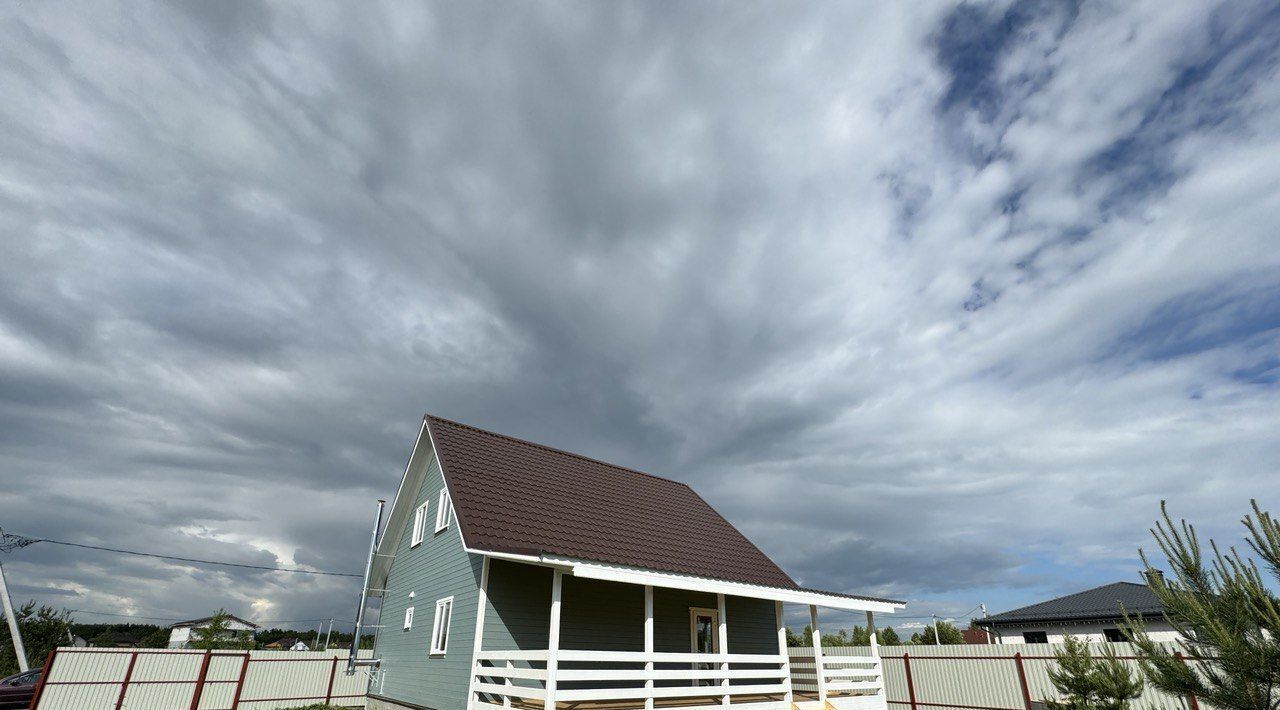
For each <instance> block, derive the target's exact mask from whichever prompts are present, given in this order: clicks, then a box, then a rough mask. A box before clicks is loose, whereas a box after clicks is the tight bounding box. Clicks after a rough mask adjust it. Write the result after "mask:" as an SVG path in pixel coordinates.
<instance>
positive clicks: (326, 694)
mask: <svg viewBox="0 0 1280 710" xmlns="http://www.w3.org/2000/svg"><path fill="white" fill-rule="evenodd" d="M486 559H487V558H486ZM336 675H338V657H337V656H334V657H333V666H332V667H331V668H329V688H328V689H327V690H325V692H324V704H325V705H328V704H329V701H330V700H333V679H334V676H336Z"/></svg>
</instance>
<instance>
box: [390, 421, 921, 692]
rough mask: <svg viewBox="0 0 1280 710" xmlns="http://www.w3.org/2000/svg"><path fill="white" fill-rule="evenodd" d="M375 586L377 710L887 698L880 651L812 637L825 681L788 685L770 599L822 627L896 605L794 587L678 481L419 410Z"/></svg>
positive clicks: (776, 609) (779, 611)
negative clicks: (841, 651) (828, 648)
mask: <svg viewBox="0 0 1280 710" xmlns="http://www.w3.org/2000/svg"><path fill="white" fill-rule="evenodd" d="M368 591H369V593H370V594H371V595H374V596H379V597H381V598H382V603H381V611H380V614H381V616H380V622H379V626H378V633H377V639H376V645H375V648H374V657H375V658H378V659H380V668H379V670H378V671H377V672H376V673H375V674H374V676H373V678H372V680H371V687H370V697H369V702H368V707H369V708H371V710H385V709H401V708H413V709H419V708H429V709H431V710H461V709H463V708H491V709H497V710H502V708H504V707H516V708H534V707H536V708H547V709H553V708H566V707H569V706H570V705H572V706H573V707H578V708H586V707H595V706H596V703H604V702H608V703H609V707H610V708H619V709H622V708H643V707H645V705H646V700H645V698H646V696H648V697H651V698H657V699H658V700H657V704H659V705H666V704H670V703H671V702H677V703H680V704H685V705H699V706H706V705H720V704H722V703H724V704H728V703H729V701H730V699H732V701H733V706H734V707H735V708H740V709H741V710H766V709H769V710H772V709H773V708H779V707H784V706H785V707H788V708H789V707H790V703H791V702H792V701H793V700H794V701H795V702H796V703H797V704H799V706H800V708H801V709H802V710H808V709H809V708H817V707H822V706H823V701H825V700H828V699H829V701H830V703H831V704H832V705H834V706H835V707H836V708H839V709H840V710H851V709H858V710H860V709H863V708H865V709H867V710H873V709H878V710H884V708H885V707H886V705H885V698H884V690H883V684H882V682H881V680H880V678H879V670H878V667H879V664H878V661H877V659H875V658H873V657H869V656H861V657H846V656H840V657H831V656H824V655H823V654H822V653H821V645H820V644H819V645H818V647H817V648H816V649H815V653H816V659H815V666H816V667H817V669H818V673H817V676H818V677H819V678H820V679H821V681H822V682H821V688H820V691H819V693H816V694H812V695H810V696H802V695H801V694H800V693H799V692H796V693H794V694H793V692H792V688H791V685H790V673H789V666H788V656H787V648H786V634H785V627H784V625H783V604H784V603H791V604H800V605H802V606H805V607H808V614H807V616H806V621H809V622H811V624H812V626H813V628H814V632H813V633H814V636H815V637H818V636H819V634H820V633H821V632H820V630H818V624H817V621H818V619H817V616H818V614H817V608H818V607H826V608H832V609H841V610H847V611H848V610H853V611H863V612H866V613H867V617H868V621H871V620H872V619H871V613H872V612H893V611H894V610H896V609H900V608H902V607H903V606H904V603H903V602H898V601H893V600H888V599H877V598H875V597H868V596H861V595H855V594H846V593H839V592H824V591H818V590H812V589H804V588H802V587H800V586H799V585H798V584H796V582H795V581H794V580H793V579H792V578H791V577H790V576H788V575H787V573H786V572H784V571H783V570H782V569H780V568H779V567H778V566H777V565H776V564H774V562H773V561H772V560H770V559H769V558H768V557H767V556H766V555H765V554H764V553H763V552H761V551H760V550H759V548H757V547H756V546H755V545H753V544H752V543H751V542H750V541H749V540H748V539H747V538H746V537H744V536H743V535H742V533H740V532H739V531H738V530H737V529H736V528H734V527H733V525H731V524H730V523H729V522H728V521H727V520H725V519H724V518H723V517H722V516H720V514H718V513H717V512H716V511H715V510H714V509H712V508H711V506H710V505H708V504H707V503H706V501H704V500H703V499H702V498H701V497H699V496H698V494H697V493H695V492H694V491H693V490H692V489H691V488H689V487H688V486H687V485H685V484H683V483H678V482H675V481H671V480H668V479H665V478H659V477H656V476H651V475H649V474H645V473H640V472H638V471H633V470H630V469H626V468H622V467H620V466H614V465H612V464H608V463H604V462H601V461H597V460H594V459H590V458H586V457H584V456H579V455H577V454H572V453H568V452H565V451H560V450H557V449H553V448H549V447H547V446H542V445H539V444H534V443H530V442H527V441H523V440H520V439H514V438H511V437H508V436H503V435H500V434H494V433H491V432H487V431H484V430H481V429H476V428H474V427H470V426H466V425H463V424H458V423H455V422H451V421H448V420H445V419H440V418H437V417H432V416H427V417H425V418H424V422H423V426H422V429H421V431H420V433H419V436H418V441H417V443H416V445H415V446H414V450H413V453H412V455H411V456H410V458H409V463H408V466H407V467H406V469H405V473H404V477H403V479H402V481H401V484H400V488H399V490H398V491H397V493H396V499H395V502H394V503H393V504H392V506H391V511H390V513H389V515H388V519H387V524H386V526H385V530H384V534H383V535H382V537H381V539H380V540H379V542H378V547H377V555H376V557H375V558H374V562H373V568H372V572H371V576H370V579H369V589H368ZM649 706H650V707H652V706H653V705H652V703H650V705H649Z"/></svg>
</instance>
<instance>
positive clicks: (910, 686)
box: [902, 651, 916, 710]
mask: <svg viewBox="0 0 1280 710" xmlns="http://www.w3.org/2000/svg"><path fill="white" fill-rule="evenodd" d="M902 668H903V670H905V671H906V672H907V698H909V699H910V700H911V710H916V684H915V682H914V681H912V680H911V654H910V653H907V652H905V651H904V652H903V653H902Z"/></svg>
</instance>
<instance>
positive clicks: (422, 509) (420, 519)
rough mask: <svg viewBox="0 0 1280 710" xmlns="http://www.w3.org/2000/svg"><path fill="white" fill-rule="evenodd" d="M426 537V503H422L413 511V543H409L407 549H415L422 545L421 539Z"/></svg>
mask: <svg viewBox="0 0 1280 710" xmlns="http://www.w3.org/2000/svg"><path fill="white" fill-rule="evenodd" d="M426 536H427V503H426V502H423V504H422V505H420V506H418V509H417V510H415V511H413V541H412V542H410V543H409V547H417V546H418V545H420V544H422V539H423V538H424V537H426Z"/></svg>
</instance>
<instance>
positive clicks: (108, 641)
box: [72, 631, 142, 648]
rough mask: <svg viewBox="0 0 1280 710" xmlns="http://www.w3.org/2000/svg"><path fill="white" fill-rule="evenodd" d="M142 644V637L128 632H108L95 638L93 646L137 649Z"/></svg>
mask: <svg viewBox="0 0 1280 710" xmlns="http://www.w3.org/2000/svg"><path fill="white" fill-rule="evenodd" d="M141 642H142V637H141V636H139V635H138V634H136V633H130V632H128V631H108V632H105V633H102V634H98V635H97V636H94V637H93V646H95V647H97V648H137V647H138V645H139V644H140V643H141ZM72 643H73V644H74V643H75V641H74V640H73V641H72ZM86 645H87V644H86Z"/></svg>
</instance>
